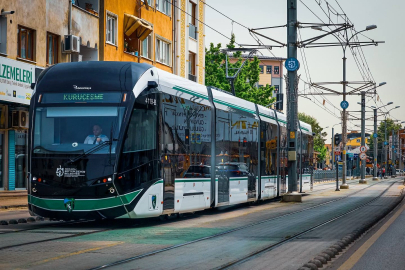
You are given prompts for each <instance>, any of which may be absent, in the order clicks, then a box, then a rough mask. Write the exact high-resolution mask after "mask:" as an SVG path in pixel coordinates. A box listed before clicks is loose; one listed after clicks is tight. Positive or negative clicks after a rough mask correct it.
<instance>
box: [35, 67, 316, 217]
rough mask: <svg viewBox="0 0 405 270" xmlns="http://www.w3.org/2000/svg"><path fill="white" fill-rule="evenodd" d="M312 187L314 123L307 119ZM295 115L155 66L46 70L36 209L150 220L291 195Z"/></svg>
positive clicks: (305, 179) (303, 155) (40, 89)
mask: <svg viewBox="0 0 405 270" xmlns="http://www.w3.org/2000/svg"><path fill="white" fill-rule="evenodd" d="M300 129H301V132H299V134H298V159H300V160H302V164H303V166H302V168H300V170H299V172H298V173H299V174H300V175H299V179H300V184H301V188H302V190H303V191H306V190H309V189H310V187H311V174H310V173H311V170H310V168H311V165H312V152H313V140H312V132H311V127H310V126H309V125H308V124H305V123H300ZM286 133H287V132H286V117H285V115H284V114H281V113H276V114H275V112H274V111H273V110H270V109H267V108H265V107H262V106H260V105H255V104H253V103H251V102H248V101H245V100H242V99H239V98H237V97H234V96H232V95H230V94H228V93H227V92H224V91H221V90H218V89H213V88H210V87H206V86H203V85H200V84H197V83H195V82H192V81H190V80H187V79H184V78H181V77H179V76H176V75H173V74H170V73H167V72H165V71H162V70H159V69H157V68H155V67H152V66H150V65H147V64H138V63H133V62H129V63H128V62H79V63H63V64H57V65H54V66H52V67H49V68H47V69H46V70H44V71H43V72H42V73H41V75H40V77H39V79H38V81H37V83H36V85H35V88H34V94H33V96H32V99H31V106H30V129H29V174H28V175H29V196H28V200H29V201H28V203H29V210H30V211H31V213H32V214H36V215H40V216H43V217H50V218H57V219H68V220H71V219H81V218H85V219H97V218H143V217H153V216H160V215H165V214H172V213H184V212H192V211H198V210H203V209H207V208H211V207H218V206H223V205H231V204H239V203H245V202H251V201H257V200H265V199H269V198H274V197H276V196H278V195H280V194H282V193H284V192H286V191H287V186H288V184H287V183H288V176H287V150H286V149H287V148H286V136H287V134H286Z"/></svg>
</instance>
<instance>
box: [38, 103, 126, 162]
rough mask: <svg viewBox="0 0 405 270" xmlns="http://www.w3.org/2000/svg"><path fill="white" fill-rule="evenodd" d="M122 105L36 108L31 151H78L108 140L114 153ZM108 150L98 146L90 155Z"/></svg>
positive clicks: (107, 151) (60, 152)
mask: <svg viewBox="0 0 405 270" xmlns="http://www.w3.org/2000/svg"><path fill="white" fill-rule="evenodd" d="M124 109H125V108H123V107H93V106H92V107H40V108H37V109H36V114H35V126H34V144H33V149H34V150H33V152H34V154H76V153H78V154H81V153H84V152H86V151H88V150H90V149H92V148H94V147H95V146H96V145H98V144H102V143H103V142H107V141H110V140H111V141H112V147H111V153H115V147H116V141H114V140H113V139H117V138H118V134H119V130H120V128H121V122H122V118H123V114H124ZM107 153H110V147H100V148H98V150H97V151H95V152H94V153H92V154H107Z"/></svg>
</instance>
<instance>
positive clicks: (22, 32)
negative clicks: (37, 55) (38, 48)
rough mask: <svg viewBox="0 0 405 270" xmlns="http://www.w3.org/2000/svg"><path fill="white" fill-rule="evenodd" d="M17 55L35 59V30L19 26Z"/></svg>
mask: <svg viewBox="0 0 405 270" xmlns="http://www.w3.org/2000/svg"><path fill="white" fill-rule="evenodd" d="M17 43H18V44H17V47H18V49H17V55H18V57H20V58H24V59H27V60H32V61H34V43H35V30H32V29H28V28H26V27H23V26H18V40H17Z"/></svg>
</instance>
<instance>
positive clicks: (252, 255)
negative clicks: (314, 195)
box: [215, 181, 396, 270]
mask: <svg viewBox="0 0 405 270" xmlns="http://www.w3.org/2000/svg"><path fill="white" fill-rule="evenodd" d="M395 183H396V181H393V182H392V183H391V184H390V185H389V186H388V187H387V188H386V189H385V190H383V191H382V192H381V193H380V194H379V195H378V196H377V197H375V198H373V199H371V200H370V201H368V202H365V203H363V204H361V205H359V206H357V207H355V208H354V209H351V210H349V211H347V212H345V213H343V214H340V215H338V216H336V217H334V218H331V219H329V220H327V221H324V222H322V223H320V224H317V225H315V226H313V227H311V228H309V229H306V230H304V231H302V232H299V233H297V234H294V235H292V236H291V237H289V238H288V239H284V240H281V241H279V242H277V243H274V244H271V245H268V246H266V247H264V248H261V249H259V250H256V251H255V252H252V253H250V254H248V255H246V256H245V257H243V258H240V259H237V260H234V261H232V262H228V263H226V264H223V265H221V266H220V267H217V268H215V269H216V270H223V269H230V268H232V267H233V266H237V265H240V264H242V263H244V262H247V261H249V260H251V259H253V258H256V257H258V256H260V255H262V254H264V253H266V252H269V251H271V250H273V249H275V248H278V247H280V246H282V245H284V244H286V243H288V242H291V241H294V240H297V238H299V237H301V236H303V235H305V234H307V233H309V232H312V231H314V230H316V229H319V228H321V227H323V226H325V225H328V224H330V223H332V222H334V221H336V220H339V219H341V218H343V217H345V216H347V215H349V214H351V213H353V212H355V211H358V210H360V209H362V208H364V207H365V206H367V205H369V204H371V203H373V202H375V201H376V200H377V199H379V198H380V197H381V196H382V195H384V193H386V192H387V191H388V190H389V189H390V188H391V187H392V186H393V185H394V184H395Z"/></svg>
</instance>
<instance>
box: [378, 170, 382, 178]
mask: <svg viewBox="0 0 405 270" xmlns="http://www.w3.org/2000/svg"><path fill="white" fill-rule="evenodd" d="M378 176H379V177H380V179H382V171H381V168H378Z"/></svg>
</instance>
